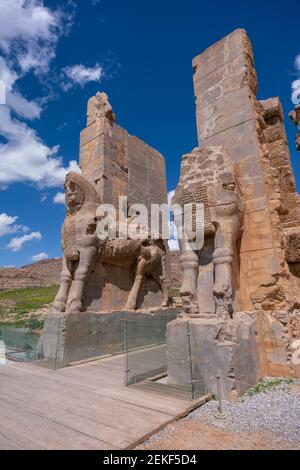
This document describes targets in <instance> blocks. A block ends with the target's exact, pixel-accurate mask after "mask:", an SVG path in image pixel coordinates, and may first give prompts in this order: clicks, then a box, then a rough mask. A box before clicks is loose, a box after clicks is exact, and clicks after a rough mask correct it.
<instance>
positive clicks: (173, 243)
mask: <svg viewBox="0 0 300 470" xmlns="http://www.w3.org/2000/svg"><path fill="white" fill-rule="evenodd" d="M168 244H169V249H170V251H177V250H179V249H180V248H179V243H178V241H177V240H168Z"/></svg>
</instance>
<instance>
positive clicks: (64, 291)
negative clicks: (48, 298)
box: [53, 257, 75, 312]
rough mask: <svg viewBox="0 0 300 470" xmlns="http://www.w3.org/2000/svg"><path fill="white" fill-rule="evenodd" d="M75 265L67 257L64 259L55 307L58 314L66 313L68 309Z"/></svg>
mask: <svg viewBox="0 0 300 470" xmlns="http://www.w3.org/2000/svg"><path fill="white" fill-rule="evenodd" d="M74 267H75V263H74V261H67V260H66V258H65V257H63V262H62V271H61V276H60V286H59V290H58V293H57V295H56V297H55V300H54V303H53V307H54V309H55V310H57V311H58V312H64V311H65V309H66V303H67V299H68V295H69V291H70V287H71V284H72V276H73V273H74Z"/></svg>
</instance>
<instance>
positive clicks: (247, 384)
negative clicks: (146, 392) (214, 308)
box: [167, 313, 260, 399]
mask: <svg viewBox="0 0 300 470" xmlns="http://www.w3.org/2000/svg"><path fill="white" fill-rule="evenodd" d="M189 334H190V336H187V335H189ZM188 341H190V344H189V343H188ZM167 351H168V356H167V357H168V383H170V384H175V385H178V386H187V385H188V384H190V383H191V381H192V380H193V381H194V382H193V383H194V387H195V389H196V390H197V387H199V385H198V384H202V383H203V382H204V384H205V387H206V390H207V392H210V393H214V394H217V383H216V375H217V374H220V375H221V378H222V388H223V398H226V399H236V398H238V397H239V396H240V395H242V394H243V393H244V392H245V391H246V390H248V389H249V388H251V387H252V386H254V385H256V383H257V381H258V379H259V377H260V362H259V350H258V341H257V324H256V320H255V318H254V319H253V318H251V316H249V315H247V314H245V313H236V315H235V317H234V319H233V320H218V319H217V318H214V319H213V318H188V317H184V318H180V319H177V320H174V321H172V322H170V323H169V324H168V328H167ZM191 375H192V376H191Z"/></svg>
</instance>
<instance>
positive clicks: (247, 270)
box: [193, 29, 300, 310]
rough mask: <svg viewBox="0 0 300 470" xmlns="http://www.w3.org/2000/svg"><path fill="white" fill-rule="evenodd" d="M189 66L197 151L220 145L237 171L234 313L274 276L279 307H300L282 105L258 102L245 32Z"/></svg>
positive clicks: (295, 218) (294, 203)
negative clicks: (240, 228) (239, 209)
mask: <svg viewBox="0 0 300 470" xmlns="http://www.w3.org/2000/svg"><path fill="white" fill-rule="evenodd" d="M193 67H194V89H195V96H196V115H197V130H198V141H199V147H200V148H207V147H208V146H218V145H222V148H223V149H224V152H226V154H227V155H228V157H229V159H230V160H231V161H232V162H233V163H234V164H236V165H237V168H238V181H239V184H240V186H241V190H242V199H243V203H244V208H245V216H244V234H243V236H242V240H241V244H240V247H239V254H238V255H239V273H238V279H237V284H238V286H239V293H240V295H239V296H238V301H239V302H238V306H237V310H249V309H252V308H253V302H252V299H253V298H254V297H256V296H257V292H258V291H260V289H261V288H263V289H265V287H266V284H268V283H269V279H270V278H272V277H274V276H275V279H276V283H278V289H279V290H280V291H282V290H284V291H286V293H287V295H286V296H285V298H282V297H280V299H279V302H278V304H277V308H282V307H286V308H289V307H290V306H292V305H293V303H295V302H296V301H298V298H299V296H298V294H297V291H299V284H298V278H297V276H295V275H294V273H295V272H297V271H298V269H297V267H296V266H295V265H292V266H291V265H290V264H289V263H290V261H289V260H288V258H287V257H286V253H288V251H289V249H288V248H286V247H288V246H289V245H290V241H289V240H290V239H289V236H287V233H286V229H287V228H291V227H293V228H295V227H299V228H300V211H299V207H300V201H299V196H298V194H297V193H296V187H295V177H294V174H293V170H292V167H291V162H290V155H289V150H288V146H287V138H286V133H285V128H284V122H283V111H282V106H281V104H280V101H279V99H278V98H271V99H268V100H263V101H260V102H259V101H257V99H256V88H257V81H256V73H255V69H254V59H253V52H252V47H251V43H250V41H249V38H248V36H247V34H246V32H245V31H244V30H243V29H238V30H236V31H234V32H233V33H231V34H229V35H228V36H226V37H225V38H223V39H222V40H220V41H219V42H217V43H216V44H213V45H212V46H210V47H209V48H208V49H207V50H206V51H204V52H203V53H202V54H200V55H199V56H197V57H196V58H195V59H194V60H193ZM295 119H296V113H295ZM299 233H300V230H299ZM287 256H288V257H289V255H288V254H287ZM291 275H292V276H293V277H294V278H295V279H293V280H292V282H291V281H290V280H289V278H290V276H291ZM297 285H298V288H296V289H295V286H297ZM273 290H274V286H271V290H270V296H271V295H272V292H273ZM282 302H285V304H284V305H283V304H282ZM257 307H258V308H259V306H258V304H257Z"/></svg>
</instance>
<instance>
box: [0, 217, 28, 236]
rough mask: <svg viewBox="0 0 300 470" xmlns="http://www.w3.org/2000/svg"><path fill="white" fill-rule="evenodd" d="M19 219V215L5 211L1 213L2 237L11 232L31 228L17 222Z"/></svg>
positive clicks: (26, 230) (0, 234) (0, 226)
mask: <svg viewBox="0 0 300 470" xmlns="http://www.w3.org/2000/svg"><path fill="white" fill-rule="evenodd" d="M17 220H18V217H17V216H11V215H7V214H5V213H2V214H0V237H3V236H4V235H7V234H10V233H16V232H23V233H26V232H28V230H29V228H28V227H26V225H21V224H16V223H15V222H16V221H17Z"/></svg>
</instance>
